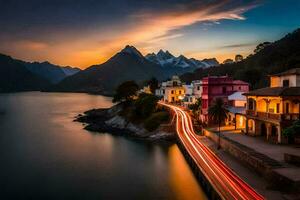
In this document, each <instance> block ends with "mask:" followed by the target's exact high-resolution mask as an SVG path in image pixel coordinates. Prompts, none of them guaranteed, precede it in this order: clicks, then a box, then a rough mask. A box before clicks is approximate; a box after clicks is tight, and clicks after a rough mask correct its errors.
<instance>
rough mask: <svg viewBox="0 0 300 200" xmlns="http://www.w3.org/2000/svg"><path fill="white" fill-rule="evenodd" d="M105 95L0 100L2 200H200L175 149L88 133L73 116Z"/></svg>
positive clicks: (104, 102)
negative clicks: (1, 110) (0, 111)
mask: <svg viewBox="0 0 300 200" xmlns="http://www.w3.org/2000/svg"><path fill="white" fill-rule="evenodd" d="M111 105H112V104H111V100H110V98H107V97H102V96H93V95H86V94H64V93H36V92H30V93H17V94H2V95H0V109H4V111H5V114H4V115H3V114H2V115H1V114H0V163H1V165H0V199H45V198H47V199H205V197H204V195H203V192H202V190H201V188H200V187H199V186H198V184H197V182H196V181H195V179H194V177H193V176H192V173H191V171H190V170H189V167H188V165H187V164H186V162H185V160H184V158H183V157H182V154H181V153H180V151H179V149H178V148H177V146H176V145H174V144H163V145H162V144H153V143H146V142H141V141H134V140H128V139H126V138H124V137H114V136H111V135H109V134H91V133H89V132H87V131H85V130H83V129H82V128H83V127H82V125H81V124H79V123H75V122H73V121H72V120H73V117H74V116H75V115H77V114H78V113H82V112H83V111H85V110H88V109H91V108H96V107H110V106H111Z"/></svg>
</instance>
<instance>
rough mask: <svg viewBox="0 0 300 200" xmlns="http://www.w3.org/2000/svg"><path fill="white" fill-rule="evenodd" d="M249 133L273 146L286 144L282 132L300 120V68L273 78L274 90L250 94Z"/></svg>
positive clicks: (247, 111)
mask: <svg viewBox="0 0 300 200" xmlns="http://www.w3.org/2000/svg"><path fill="white" fill-rule="evenodd" d="M245 95H246V97H247V110H246V118H247V121H246V133H247V134H249V135H253V136H263V137H264V138H265V139H266V140H267V141H269V142H272V143H286V142H287V138H284V137H283V135H282V130H283V129H284V128H285V127H287V126H290V125H291V124H292V122H293V121H295V120H298V119H299V111H300V68H296V69H291V70H288V71H285V72H282V73H279V74H275V75H271V76H270V87H267V88H261V89H257V90H253V91H250V92H248V93H246V94H245Z"/></svg>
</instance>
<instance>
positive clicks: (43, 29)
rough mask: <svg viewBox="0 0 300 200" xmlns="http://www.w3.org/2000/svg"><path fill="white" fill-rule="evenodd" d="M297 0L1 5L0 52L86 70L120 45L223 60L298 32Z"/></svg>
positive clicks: (81, 0) (15, 1)
mask: <svg viewBox="0 0 300 200" xmlns="http://www.w3.org/2000/svg"><path fill="white" fill-rule="evenodd" d="M299 10H300V1H299V0H285V1H283V0H262V1H260V0H245V1H242V0H203V1H201V0H52V1H50V0H43V1H41V0H26V1H22V0H10V1H6V0H0V27H1V30H0V52H1V53H4V54H8V55H11V56H13V57H16V58H18V59H23V60H26V61H45V60H47V61H50V62H52V63H55V64H59V65H71V66H78V67H81V68H86V67H88V66H90V65H92V64H98V63H102V62H104V61H106V60H107V59H108V58H109V57H111V56H112V55H113V54H115V53H116V52H118V51H119V50H120V49H122V48H123V47H124V46H125V45H127V44H129V45H134V46H135V47H137V48H138V49H139V50H140V51H141V52H142V53H143V54H147V53H151V52H157V51H158V50H159V49H164V50H169V51H170V52H171V53H173V54H174V55H176V56H178V55H180V54H183V55H185V56H187V57H194V58H197V59H203V58H210V57H216V58H217V59H218V60H219V61H220V62H222V61H223V60H224V59H226V58H233V57H234V55H236V54H242V55H248V54H250V53H251V52H252V51H253V49H254V48H255V46H256V45H257V44H258V43H260V42H263V41H274V40H277V39H280V38H281V37H282V36H284V35H285V34H287V33H288V32H291V31H293V30H294V29H296V28H300V14H299V13H300V12H299Z"/></svg>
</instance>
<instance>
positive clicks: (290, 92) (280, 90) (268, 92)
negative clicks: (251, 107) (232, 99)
mask: <svg viewBox="0 0 300 200" xmlns="http://www.w3.org/2000/svg"><path fill="white" fill-rule="evenodd" d="M243 95H246V96H300V87H267V88H261V89H257V90H252V91H250V92H247V93H244V94H243Z"/></svg>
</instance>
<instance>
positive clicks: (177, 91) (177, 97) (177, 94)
mask: <svg viewBox="0 0 300 200" xmlns="http://www.w3.org/2000/svg"><path fill="white" fill-rule="evenodd" d="M183 98H184V88H183V87H182V86H172V87H166V88H165V95H164V100H165V101H167V102H170V103H173V102H179V101H181V100H183Z"/></svg>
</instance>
